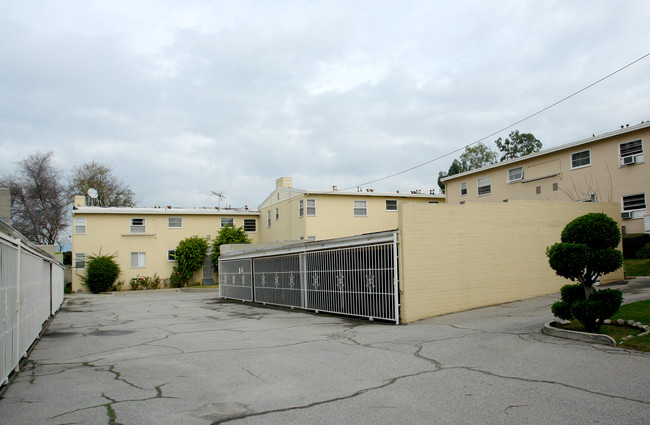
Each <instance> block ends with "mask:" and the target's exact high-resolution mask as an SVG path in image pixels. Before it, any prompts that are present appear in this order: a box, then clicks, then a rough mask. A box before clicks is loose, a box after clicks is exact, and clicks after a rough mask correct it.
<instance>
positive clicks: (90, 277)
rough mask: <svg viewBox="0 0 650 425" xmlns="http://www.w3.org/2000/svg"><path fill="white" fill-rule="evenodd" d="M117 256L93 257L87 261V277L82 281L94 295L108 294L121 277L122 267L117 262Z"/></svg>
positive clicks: (100, 255)
mask: <svg viewBox="0 0 650 425" xmlns="http://www.w3.org/2000/svg"><path fill="white" fill-rule="evenodd" d="M115 257H116V254H113V255H102V254H101V251H100V253H99V254H97V255H91V256H89V257H88V260H86V275H85V276H81V280H82V282H83V283H84V285H86V286H87V287H88V289H90V292H92V293H93V294H99V293H100V292H107V291H110V290H111V288H113V284H114V283H115V281H116V280H117V277H118V276H119V275H120V272H121V270H120V266H119V265H118V264H117V263H116V262H115Z"/></svg>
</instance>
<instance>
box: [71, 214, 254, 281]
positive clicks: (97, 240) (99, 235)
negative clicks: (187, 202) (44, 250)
mask: <svg viewBox="0 0 650 425" xmlns="http://www.w3.org/2000/svg"><path fill="white" fill-rule="evenodd" d="M162 211H165V210H162ZM168 217H183V227H182V228H168V227H167V223H168V220H167V219H168ZM221 217H232V218H233V219H234V225H235V226H236V227H240V226H243V225H244V218H247V219H256V220H257V219H258V217H257V213H256V212H255V213H251V215H229V214H228V212H227V210H224V213H223V214H221V215H200V214H185V215H180V214H178V213H174V211H173V210H170V213H169V214H142V213H134V214H83V213H74V215H73V218H72V229H73V235H72V262H73V270H72V272H73V274H72V290H73V291H74V292H76V291H77V290H79V289H82V290H86V288H85V287H83V286H82V284H81V280H80V277H79V273H83V271H82V270H75V269H74V259H75V254H76V253H85V254H86V257H88V256H89V255H91V254H97V253H99V251H100V249H101V252H102V254H112V253H117V258H116V261H117V263H118V264H119V266H120V268H121V270H122V273H121V274H120V277H119V278H118V280H121V281H124V286H123V287H122V290H126V289H130V287H129V280H130V279H131V278H132V277H136V276H138V275H139V276H153V275H154V273H157V274H158V276H160V277H161V278H163V279H165V278H169V275H170V274H171V271H172V268H173V267H174V266H175V265H176V262H175V261H168V259H167V251H168V250H173V249H176V246H178V243H179V242H180V241H181V240H183V239H185V238H187V237H190V236H194V235H197V236H201V237H208V238H210V241H208V243H210V242H211V241H213V240H214V239H215V237H216V236H217V234H218V233H219V229H220V226H221ZM75 218H85V219H86V233H85V234H76V233H74V228H75V225H74V223H75ZM131 218H144V219H145V224H146V233H145V234H131V233H130V219H131ZM248 236H249V238H250V239H251V240H252V242H253V243H256V242H257V241H258V240H259V220H258V222H257V231H256V232H249V233H248ZM131 252H145V253H146V267H144V268H131ZM201 276H202V272H201V270H199V271H197V272H196V273H195V275H194V281H196V280H200V279H201ZM214 279H215V281H216V275H215V276H214Z"/></svg>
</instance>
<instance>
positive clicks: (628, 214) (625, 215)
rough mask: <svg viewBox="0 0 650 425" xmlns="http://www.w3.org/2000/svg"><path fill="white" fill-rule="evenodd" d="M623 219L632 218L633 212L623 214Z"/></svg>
mask: <svg viewBox="0 0 650 425" xmlns="http://www.w3.org/2000/svg"><path fill="white" fill-rule="evenodd" d="M621 218H622V219H624V220H625V219H629V218H632V211H625V212H622V213H621Z"/></svg>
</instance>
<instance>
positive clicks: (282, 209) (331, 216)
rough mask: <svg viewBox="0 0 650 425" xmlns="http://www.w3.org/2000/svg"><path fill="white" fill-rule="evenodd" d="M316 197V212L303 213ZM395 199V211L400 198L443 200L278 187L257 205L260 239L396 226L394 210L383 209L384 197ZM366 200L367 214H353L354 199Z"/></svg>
mask: <svg viewBox="0 0 650 425" xmlns="http://www.w3.org/2000/svg"><path fill="white" fill-rule="evenodd" d="M308 199H314V200H315V201H316V215H315V216H308V215H307V209H306V208H307V200H308ZM387 199H394V200H396V201H397V208H398V211H399V209H400V208H401V205H402V203H403V202H412V203H420V204H428V203H429V202H430V201H434V202H445V199H442V198H440V197H433V196H431V197H427V196H426V195H423V196H421V197H408V198H405V197H398V196H391V195H386V196H383V195H382V196H377V195H368V194H367V193H366V192H359V193H358V194H352V195H348V194H340V193H339V194H337V193H332V194H302V193H295V192H291V191H284V190H280V191H278V192H277V193H276V194H273V195H272V196H271V198H270V200H269V202H267V204H266V205H262V206H260V240H261V241H285V240H299V239H301V238H302V239H307V238H308V237H310V236H314V237H316V239H317V240H324V239H332V238H339V237H345V236H354V235H360V234H363V233H371V232H379V231H384V230H392V229H396V228H397V223H398V215H399V212H398V211H386V200H387ZM300 200H303V201H304V206H305V213H304V216H303V217H300V216H299V212H298V211H299V201H300ZM355 200H360V201H366V206H367V215H366V216H355V215H354V201H355ZM275 208H279V215H280V216H279V219H278V220H276V219H275ZM267 211H270V212H271V226H270V227H268V226H267Z"/></svg>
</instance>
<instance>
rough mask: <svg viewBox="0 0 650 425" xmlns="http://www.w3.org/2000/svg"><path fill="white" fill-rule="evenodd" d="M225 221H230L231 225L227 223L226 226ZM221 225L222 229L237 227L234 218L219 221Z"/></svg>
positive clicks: (224, 218) (223, 218) (222, 218)
mask: <svg viewBox="0 0 650 425" xmlns="http://www.w3.org/2000/svg"><path fill="white" fill-rule="evenodd" d="M224 220H226V221H227V220H230V223H228V222H226V224H224ZM219 225H220V227H219V228H220V229H223V228H224V227H226V226H230V227H235V219H234V218H233V217H221V219H220V220H219Z"/></svg>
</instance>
